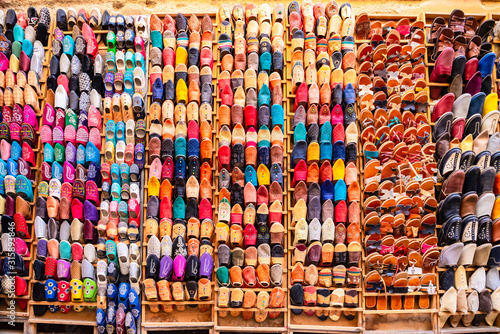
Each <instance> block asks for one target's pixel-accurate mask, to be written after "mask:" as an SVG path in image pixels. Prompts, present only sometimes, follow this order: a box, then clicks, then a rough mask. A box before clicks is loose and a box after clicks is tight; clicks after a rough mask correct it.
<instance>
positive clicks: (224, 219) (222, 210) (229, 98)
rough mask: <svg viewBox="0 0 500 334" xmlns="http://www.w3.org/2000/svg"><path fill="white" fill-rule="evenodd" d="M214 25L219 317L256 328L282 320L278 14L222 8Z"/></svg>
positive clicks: (280, 10)
mask: <svg viewBox="0 0 500 334" xmlns="http://www.w3.org/2000/svg"><path fill="white" fill-rule="evenodd" d="M218 20H219V22H220V31H219V37H218V47H219V57H218V62H219V64H220V73H219V74H218V78H219V79H218V87H217V88H218V96H219V97H220V105H219V106H218V112H217V114H218V123H217V134H218V146H217V147H216V149H217V158H218V201H217V202H216V208H217V216H218V221H217V224H216V227H215V235H216V241H217V263H216V268H217V269H216V278H217V285H218V298H217V306H218V309H217V310H218V317H219V319H222V318H225V317H227V316H228V314H229V313H230V314H231V316H233V317H237V316H239V315H240V314H241V316H242V318H243V319H244V320H247V321H249V320H254V321H255V322H256V323H262V322H264V321H265V320H266V319H268V317H269V319H276V318H278V317H283V315H284V314H285V313H284V312H282V311H283V305H284V302H285V297H286V295H285V290H284V289H283V287H282V286H283V276H284V270H283V266H285V265H286V264H285V255H284V254H285V250H284V247H286V242H285V241H284V235H285V228H284V223H283V220H284V219H285V216H284V215H283V211H284V208H283V203H285V200H284V198H285V199H286V197H284V195H283V194H284V189H286V187H285V184H284V175H283V174H284V173H283V168H284V166H285V161H284V152H285V139H284V132H285V125H284V108H283V88H282V78H283V74H284V48H285V43H284V38H285V36H284V30H285V29H284V28H285V20H286V17H285V7H284V5H282V4H278V5H277V6H275V7H274V8H273V9H272V10H271V7H270V6H269V5H268V4H262V5H261V6H260V7H256V6H255V5H254V4H249V5H247V6H246V7H243V6H242V5H236V6H234V7H233V8H232V11H231V10H230V9H229V8H227V7H222V8H221V9H220V10H219V13H218ZM270 129H271V130H270ZM285 175H286V174H285ZM220 321H222V320H220Z"/></svg>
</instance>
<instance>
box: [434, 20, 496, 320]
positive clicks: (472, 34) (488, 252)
mask: <svg viewBox="0 0 500 334" xmlns="http://www.w3.org/2000/svg"><path fill="white" fill-rule="evenodd" d="M445 17H446V16H445ZM493 27H494V20H488V19H486V18H484V17H482V18H481V17H479V18H477V17H475V16H466V15H465V14H464V12H463V11H461V10H454V11H453V12H452V13H451V14H450V16H449V18H448V21H446V20H445V18H444V17H443V16H437V17H434V18H433V22H432V24H431V25H430V35H429V38H428V44H427V46H428V59H427V61H428V64H429V68H428V70H429V73H430V82H431V84H432V85H433V86H431V90H430V94H431V98H432V99H434V103H435V104H434V108H433V110H432V117H431V120H432V121H433V122H435V126H434V133H433V139H434V140H435V141H436V152H435V157H436V159H437V160H438V165H437V182H438V184H437V185H438V187H437V188H438V189H439V190H440V192H439V200H440V203H439V207H438V210H437V226H438V227H439V232H438V237H439V240H438V245H439V246H440V247H443V248H442V251H441V257H440V261H439V267H440V268H439V271H440V278H439V293H440V294H441V299H440V327H449V326H451V327H458V326H460V327H462V326H464V327H469V326H471V325H473V326H479V325H481V324H483V323H484V322H486V323H487V324H488V325H490V326H491V325H493V324H494V323H495V320H496V316H497V314H498V310H497V309H494V307H493V303H492V301H493V300H495V298H496V295H499V294H500V290H498V287H499V286H500V279H499V274H498V265H499V263H500V261H499V260H498V259H499V256H500V248H499V246H498V245H495V243H496V242H498V240H499V239H498V237H497V236H495V222H496V220H497V218H499V217H500V214H499V213H498V204H497V202H499V201H498V200H497V198H496V195H498V194H499V191H498V189H496V188H497V187H496V179H498V177H497V175H500V174H498V171H499V169H498V161H499V160H498V158H499V157H500V153H499V149H500V135H499V133H498V119H499V116H500V114H499V112H498V95H497V94H496V93H493V83H494V80H493V78H494V77H495V74H494V73H493V70H494V63H495V59H496V55H495V53H494V52H492V51H491V50H492V44H491V39H490V38H491V37H490V35H491V32H492V31H493ZM496 225H498V224H496ZM498 226H500V225H498ZM448 319H449V325H448Z"/></svg>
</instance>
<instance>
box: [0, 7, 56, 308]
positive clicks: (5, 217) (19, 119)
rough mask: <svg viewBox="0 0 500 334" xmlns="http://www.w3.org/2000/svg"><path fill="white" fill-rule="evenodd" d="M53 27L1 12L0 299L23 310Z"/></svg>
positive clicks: (43, 14) (44, 15)
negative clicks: (43, 94) (43, 82)
mask: <svg viewBox="0 0 500 334" xmlns="http://www.w3.org/2000/svg"><path fill="white" fill-rule="evenodd" d="M49 27H50V12H49V10H48V9H47V8H45V7H44V8H42V9H41V10H40V12H39V13H38V12H37V10H36V9H35V8H34V7H30V8H29V9H28V12H27V13H25V12H20V13H16V12H15V11H14V10H12V9H9V10H8V11H7V13H4V12H3V11H1V12H0V107H2V113H1V114H0V165H1V166H0V214H1V215H2V216H1V226H0V235H1V237H0V241H1V242H0V255H1V257H0V275H1V289H0V294H2V295H5V296H9V298H10V296H12V295H14V296H15V297H16V298H17V297H19V298H21V299H17V300H16V302H17V305H18V306H19V307H20V309H21V310H26V308H27V305H28V299H26V297H25V296H28V295H29V279H30V278H29V276H30V263H31V255H32V254H31V251H32V249H31V244H32V241H33V238H32V235H33V225H32V224H31V222H32V221H33V217H32V207H31V204H32V203H33V196H34V194H33V187H34V186H35V180H36V175H35V174H36V169H35V167H36V166H37V160H36V153H35V151H37V150H38V148H39V146H38V136H37V131H38V129H39V124H38V123H39V122H38V119H37V113H39V112H40V102H39V95H40V94H41V87H40V78H41V77H42V75H43V65H42V63H43V62H44V61H45V50H44V46H46V45H47V37H48V34H47V33H48V30H49ZM32 168H33V169H32ZM11 254H12V255H11Z"/></svg>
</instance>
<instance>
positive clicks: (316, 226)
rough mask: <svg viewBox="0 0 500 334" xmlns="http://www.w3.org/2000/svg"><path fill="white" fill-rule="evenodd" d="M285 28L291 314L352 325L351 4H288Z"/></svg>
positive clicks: (354, 139)
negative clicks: (290, 94) (291, 99)
mask: <svg viewBox="0 0 500 334" xmlns="http://www.w3.org/2000/svg"><path fill="white" fill-rule="evenodd" d="M288 21H289V23H290V27H291V30H290V37H291V44H292V47H293V54H292V63H291V65H292V72H293V78H292V91H295V103H294V105H293V112H294V116H293V121H292V120H290V121H291V122H290V123H291V124H292V125H291V130H292V131H293V151H292V156H291V162H290V167H291V168H293V178H292V183H291V187H292V188H293V189H294V191H293V198H292V203H293V208H292V220H291V228H292V229H293V232H292V236H293V243H292V246H293V251H292V255H291V256H292V259H291V260H292V261H291V267H290V268H289V269H290V272H291V274H290V276H291V282H290V285H291V287H290V303H291V306H290V307H291V311H292V313H293V314H295V315H300V314H302V312H303V311H304V313H305V314H306V315H308V316H313V315H314V314H316V316H317V317H318V318H319V319H320V320H326V319H328V318H330V319H331V320H332V321H339V320H340V318H341V317H342V315H343V317H344V318H345V319H347V320H353V319H355V318H356V314H357V313H356V310H354V308H357V307H358V305H359V296H358V291H357V289H356V288H359V287H360V283H361V280H360V279H361V269H360V259H361V255H362V248H361V244H360V241H361V237H360V226H359V223H360V204H359V201H360V187H359V183H358V173H359V172H358V167H357V152H358V144H357V143H358V127H357V124H356V113H355V109H354V108H355V105H354V103H355V90H354V89H355V84H356V70H355V65H356V57H355V54H354V51H353V50H354V38H353V32H354V13H353V12H352V9H351V5H350V4H349V3H344V4H342V5H341V6H340V7H338V6H337V4H336V3H335V2H331V3H329V4H328V6H327V7H326V8H325V6H324V5H322V4H321V3H317V4H316V5H314V6H313V4H312V2H311V1H304V2H303V3H302V5H301V6H300V7H299V4H298V3H297V2H295V1H294V2H292V3H291V4H290V5H289V7H288ZM304 68H305V71H304ZM304 72H305V75H304ZM290 106H292V105H291V104H290ZM291 108H292V107H291ZM294 306H300V307H296V308H294ZM303 306H311V307H312V308H310V309H308V308H305V309H304V308H303ZM317 306H319V307H321V308H317ZM322 308H324V309H322Z"/></svg>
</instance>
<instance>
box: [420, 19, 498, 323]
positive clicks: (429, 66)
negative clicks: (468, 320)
mask: <svg viewBox="0 0 500 334" xmlns="http://www.w3.org/2000/svg"><path fill="white" fill-rule="evenodd" d="M450 14H451V12H450V13H422V19H423V21H424V23H425V28H426V31H425V33H426V37H427V36H429V34H430V29H431V25H432V22H433V21H434V19H435V18H436V17H442V18H444V19H445V21H446V23H447V22H448V20H449V17H450ZM465 16H466V17H468V16H473V17H475V18H476V19H477V21H478V23H479V24H481V23H482V22H484V21H485V20H487V19H489V18H492V19H495V20H498V19H499V18H500V15H498V14H491V13H489V14H471V13H465ZM492 44H493V51H495V53H497V54H498V52H499V51H500V40H498V39H496V38H495V39H494V40H492ZM426 47H427V54H426V71H427V74H426V80H427V85H428V86H429V87H448V86H449V83H432V82H430V81H429V78H430V74H431V73H432V69H433V68H434V61H433V60H432V59H430V54H431V53H432V50H433V47H434V44H433V43H429V42H428V41H427V40H426ZM497 84H498V79H497V75H496V70H495V69H494V70H493V73H492V92H496V86H497ZM464 86H465V85H464ZM442 95H444V94H442ZM429 101H432V100H431V97H430V96H429ZM438 101H439V99H438V100H434V101H432V102H431V103H430V105H431V106H434V105H435V104H436V103H437V102H438ZM431 112H432V111H431ZM431 112H430V113H429V114H431ZM432 124H433V123H432ZM440 186H441V184H439V183H437V184H436V189H440ZM436 193H437V192H436ZM440 229H441V225H436V235H438V233H439V230H440ZM440 249H442V247H440ZM446 269H447V268H437V274H438V275H441V274H442V273H443V272H445V271H446ZM485 269H486V270H489V269H490V268H488V267H485ZM475 270H476V268H475V267H472V266H468V267H466V273H467V277H470V276H471V275H472V273H473V272H474V271H475ZM438 289H439V280H438ZM471 291H472V290H467V291H466V292H467V293H469V292H471ZM445 292H446V291H445V290H441V289H439V290H438V293H439V296H442V295H443V294H444V293H445ZM490 292H492V291H491V290H490ZM437 302H438V304H437V305H438V306H437V309H438V311H439V302H440V301H439V298H438V300H437ZM481 313H482V312H477V313H476V314H481ZM441 314H446V312H444V313H443V312H440V311H439V314H438V316H437V325H438V329H437V330H438V332H439V333H487V332H500V328H499V327H500V319H499V318H497V320H496V323H495V326H494V327H490V326H488V325H487V324H486V323H485V322H484V321H483V322H482V323H481V325H480V326H474V325H470V326H469V327H464V326H463V324H462V322H460V323H459V325H458V326H457V327H451V326H450V324H449V322H448V321H447V322H446V323H442V321H441V319H440V317H439V315H441Z"/></svg>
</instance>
